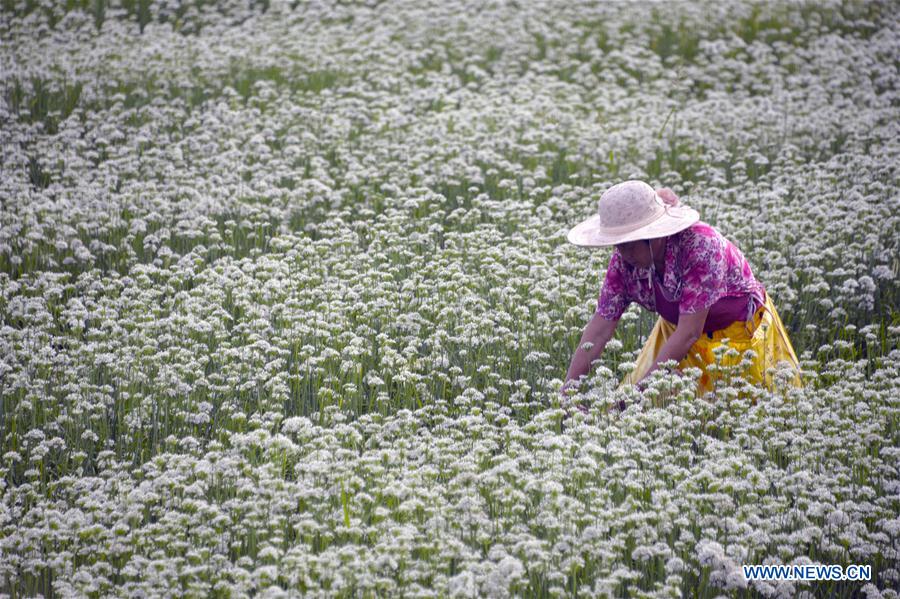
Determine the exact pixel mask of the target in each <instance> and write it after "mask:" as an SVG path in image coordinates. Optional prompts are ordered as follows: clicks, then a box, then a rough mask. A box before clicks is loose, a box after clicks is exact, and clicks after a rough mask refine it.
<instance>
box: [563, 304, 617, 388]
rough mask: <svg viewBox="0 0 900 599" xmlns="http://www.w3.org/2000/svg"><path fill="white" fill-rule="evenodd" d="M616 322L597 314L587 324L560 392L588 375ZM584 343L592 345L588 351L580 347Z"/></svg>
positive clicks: (610, 336) (610, 335)
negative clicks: (592, 363)
mask: <svg viewBox="0 0 900 599" xmlns="http://www.w3.org/2000/svg"><path fill="white" fill-rule="evenodd" d="M618 323H619V321H618V319H616V320H606V319H605V318H603V317H602V316H600V314H598V313H597V312H595V313H594V316H593V317H592V318H591V320H590V321H589V322H588V323H587V326H585V328H584V332H583V333H582V335H581V341H579V342H578V348H577V349H576V350H575V354H574V355H573V356H572V363H571V364H569V371H568V372H567V373H566V382H565V383H564V384H563V386H562V391H565V390H566V389H567V388H568V387H571V386H572V385H574V384H575V383H576V382H577V381H578V379H579V377H581V376H583V375H586V374H588V372H590V370H591V362H593V361H594V360H596V359H597V358H599V357H600V354H601V353H602V352H603V348H604V347H606V344H607V343H608V342H609V340H610V339H612V336H613V333H615V332H616V325H617V324H618ZM585 343H593V347H591V348H590V349H584V348H583V347H582V345H584V344H585Z"/></svg>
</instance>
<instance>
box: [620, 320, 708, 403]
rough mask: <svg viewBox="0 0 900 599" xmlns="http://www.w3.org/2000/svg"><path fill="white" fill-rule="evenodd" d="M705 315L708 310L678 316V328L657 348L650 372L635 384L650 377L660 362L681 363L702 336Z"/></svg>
mask: <svg viewBox="0 0 900 599" xmlns="http://www.w3.org/2000/svg"><path fill="white" fill-rule="evenodd" d="M707 314H709V308H704V309H702V310H698V311H696V312H694V313H693V314H679V315H678V326H677V327H676V328H675V332H674V333H672V335H671V336H670V337H669V338H668V339H667V340H666V342H665V343H664V344H663V346H662V347H661V348H659V354H657V356H656V361H655V362H654V363H653V365H652V366H651V367H650V370H648V371H647V373H646V374H644V376H642V377H641V379H640V380H639V381H638V382H637V384H638V385H640V384H641V382H642V381H643V380H644V379H646V378H647V377H648V376H650V373H651V372H653V371H654V370H656V369H657V368H658V367H659V364H660V363H661V362H665V361H666V360H675V361H676V362H681V361H682V360H683V359H684V358H685V356H687V354H688V351H690V349H691V346H692V345H694V343H696V342H697V339H699V338H700V335H702V334H703V325H704V324H706V315H707Z"/></svg>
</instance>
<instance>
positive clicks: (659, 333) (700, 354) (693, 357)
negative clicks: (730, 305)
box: [622, 293, 803, 395]
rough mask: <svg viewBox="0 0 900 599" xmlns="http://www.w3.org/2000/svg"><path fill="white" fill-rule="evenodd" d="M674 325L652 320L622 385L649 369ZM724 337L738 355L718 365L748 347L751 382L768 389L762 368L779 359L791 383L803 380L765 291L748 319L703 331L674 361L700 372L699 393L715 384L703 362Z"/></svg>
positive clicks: (712, 358)
mask: <svg viewBox="0 0 900 599" xmlns="http://www.w3.org/2000/svg"><path fill="white" fill-rule="evenodd" d="M675 328H676V325H674V324H672V323H670V322H669V321H667V320H665V319H664V318H662V317H659V319H658V320H657V321H656V326H655V327H653V331H652V332H651V333H650V337H649V338H648V339H647V342H646V343H645V344H644V347H643V349H642V350H641V353H640V355H639V356H638V358H637V363H636V365H635V368H634V370H632V371H631V373H629V374H628V375H627V376H626V377H625V378H624V379H623V380H622V386H624V385H627V384H634V383H636V382H637V381H639V380H640V379H641V377H642V376H643V375H644V374H645V373H646V372H647V371H648V370H650V367H651V366H652V365H653V364H654V363H655V361H656V356H658V355H659V350H660V349H661V348H662V346H663V344H664V343H665V342H666V340H667V339H668V338H669V336H670V335H672V333H674V332H675ZM723 339H728V347H731V348H734V349H736V350H737V351H738V353H739V355H738V356H737V357H734V356H725V355H723V356H722V358H721V361H720V362H719V364H720V365H721V366H723V367H724V366H734V365H736V364H738V363H740V362H741V360H742V359H743V354H744V352H745V351H746V350H748V349H752V350H754V351H755V352H756V358H755V359H754V360H753V363H752V365H751V366H750V367H749V368H748V369H747V370H746V371H745V373H744V376H745V377H747V378H748V379H749V380H752V381H753V382H755V383H757V384H758V383H763V384H764V385H765V386H766V387H768V388H769V389H772V383H773V380H772V376H771V375H770V374H766V370H768V369H769V368H774V367H775V365H776V364H777V363H778V362H779V361H781V360H787V361H788V362H790V363H791V364H792V365H793V366H794V369H795V374H794V378H793V380H792V381H791V383H792V384H793V386H795V387H801V386H802V385H803V382H802V380H801V378H800V362H799V360H797V354H796V353H794V348H793V346H792V345H791V341H790V339H788V335H787V331H786V330H785V328H784V325H783V324H782V323H781V318H779V317H778V311H777V310H776V309H775V304H773V303H772V299H771V298H770V297H769V294H768V293H767V294H766V302H765V304H763V305H762V306H760V307H759V309H758V310H757V311H756V314H754V315H753V320H752V321H749V320H748V321H746V322H744V321H738V322H733V323H731V324H730V325H728V326H727V327H725V328H724V329H719V330H718V331H713V332H712V334H711V336H710V335H707V334H706V333H703V334H702V335H701V336H700V339H699V340H698V341H697V342H696V343H694V345H692V346H691V349H690V351H689V352H688V355H687V356H686V357H685V358H684V359H683V360H682V361H681V362H679V364H678V368H679V369H682V370H683V369H684V368H688V367H691V366H695V367H697V368H700V369H701V370H702V371H703V374H702V375H701V377H700V379H699V380H698V381H697V387H698V388H697V390H698V392H699V394H700V395H703V394H704V393H706V392H707V391H712V390H713V388H714V387H715V383H716V380H717V379H721V373H719V372H712V371H710V370H709V369H707V365H709V364H715V363H716V357H715V354H714V353H713V349H715V348H716V347H719V346H721V345H723V343H722V340H723Z"/></svg>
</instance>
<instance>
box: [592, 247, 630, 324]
mask: <svg viewBox="0 0 900 599" xmlns="http://www.w3.org/2000/svg"><path fill="white" fill-rule="evenodd" d="M630 303H631V299H630V298H629V297H628V292H627V289H626V287H625V273H624V269H623V268H622V258H621V257H620V256H619V252H617V251H613V254H612V257H611V258H610V259H609V266H608V267H607V269H606V278H605V279H604V280H603V288H602V289H601V290H600V297H599V298H598V299H597V311H596V313H597V314H599V315H600V316H601V317H602V318H605V319H606V320H618V319H619V317H621V316H622V313H623V312H625V308H627V307H628V305H629V304H630Z"/></svg>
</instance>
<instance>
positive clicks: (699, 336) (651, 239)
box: [562, 181, 801, 393]
mask: <svg viewBox="0 0 900 599" xmlns="http://www.w3.org/2000/svg"><path fill="white" fill-rule="evenodd" d="M568 240H569V241H570V242H572V243H574V244H575V245H579V246H583V247H602V246H609V245H614V246H615V250H614V251H613V254H612V257H611V258H610V261H609V267H608V269H607V271H606V278H605V280H604V281H603V288H602V290H601V292H600V296H599V299H598V304H597V310H596V312H595V313H594V316H593V317H592V318H591V320H590V322H588V324H587V326H586V327H585V330H584V334H583V335H582V337H581V341H580V342H579V344H578V349H577V350H576V351H575V354H574V356H573V357H572V363H571V364H570V366H569V370H568V372H567V374H566V381H565V384H564V385H563V387H562V391H563V393H565V391H566V390H567V389H569V388H571V387H573V386H575V385H576V384H577V383H578V379H579V377H581V376H582V375H586V374H587V373H588V371H589V370H590V366H591V362H593V361H594V360H596V359H597V358H599V357H600V354H601V353H602V351H603V348H604V347H605V346H606V344H607V342H608V341H609V340H610V339H611V338H612V336H613V333H614V332H615V329H616V324H617V323H618V320H619V317H620V316H621V315H622V313H623V312H624V311H625V309H626V308H627V307H628V305H629V304H630V303H631V302H632V301H636V302H637V303H639V304H640V305H642V306H643V307H644V308H646V309H648V310H650V311H652V312H656V313H658V314H659V318H658V319H657V321H656V326H655V327H654V328H653V331H652V332H651V334H650V337H649V338H648V339H647V342H646V343H645V345H644V347H643V349H642V350H641V353H640V355H639V356H638V359H637V363H636V366H635V369H634V370H633V371H632V372H631V374H630V375H628V376H627V377H625V379H624V380H623V384H625V383H636V384H637V385H638V386H639V387H642V386H643V382H644V381H645V380H646V378H647V376H649V375H650V373H652V372H653V371H654V370H656V369H657V368H658V367H659V364H660V363H662V362H665V361H667V360H675V361H676V362H678V368H679V369H683V368H686V367H689V366H696V367H699V368H700V369H701V370H702V371H703V372H702V375H701V377H700V380H699V381H698V390H699V391H700V392H701V393H703V392H706V391H709V390H712V389H713V388H714V386H715V379H716V374H715V372H713V371H712V369H708V368H707V366H708V365H710V364H713V363H715V361H716V358H715V354H714V353H713V351H712V350H713V349H714V348H715V347H717V346H719V345H722V339H724V338H727V339H729V347H733V348H735V349H737V350H738V351H739V352H740V354H743V352H744V351H745V350H747V349H753V350H754V351H755V352H756V358H755V359H754V360H753V363H752V365H751V366H750V367H749V370H748V372H747V374H748V375H749V378H751V379H753V380H755V381H756V382H763V383H764V384H766V385H771V382H772V377H771V375H770V374H767V373H766V370H767V369H768V368H770V367H774V366H775V364H776V363H777V362H778V361H780V360H787V361H789V362H790V363H791V364H792V365H793V367H794V368H795V370H796V372H795V375H794V379H793V384H794V385H796V386H799V385H800V384H801V380H800V376H799V362H798V360H797V355H796V354H795V353H794V348H793V347H792V346H791V342H790V340H789V339H788V336H787V332H786V331H785V329H784V326H783V325H782V323H781V319H780V318H779V317H778V312H777V311H776V310H775V305H774V304H773V303H772V300H771V298H769V297H768V295H767V294H766V291H765V288H764V287H763V286H762V285H761V284H760V283H759V282H757V281H756V279H755V278H754V277H753V272H752V270H751V269H750V265H749V264H748V263H747V261H746V260H745V259H744V256H743V255H742V254H741V252H740V250H739V249H738V248H737V247H736V246H735V245H734V244H733V243H731V242H730V241H728V240H727V239H725V238H724V237H722V235H721V234H720V233H719V232H718V231H716V230H715V229H714V228H713V227H711V226H709V225H708V224H706V223H704V222H700V215H699V214H698V213H697V211H696V210H693V209H691V208H688V207H687V206H684V205H682V204H680V203H679V202H678V198H677V197H676V196H675V194H674V192H672V190H670V189H667V188H662V189H659V190H656V191H654V189H653V188H652V187H650V186H649V185H647V184H646V183H644V182H643V181H625V182H623V183H619V184H617V185H613V186H612V187H610V188H609V189H608V190H606V192H605V193H603V195H602V196H601V197H600V201H599V202H598V213H597V214H596V215H595V216H593V217H591V218H589V219H587V220H585V221H584V222H582V223H579V224H578V225H577V226H576V227H574V228H573V229H572V230H571V231H569V234H568ZM588 342H590V343H591V344H593V345H592V346H591V347H590V348H589V349H585V348H584V347H582V346H583V345H584V344H585V343H588ZM742 357H743V356H742V355H741V356H739V357H738V358H728V359H724V360H723V361H722V364H724V365H729V364H736V363H738V362H739V361H740V360H741V358H742Z"/></svg>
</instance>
